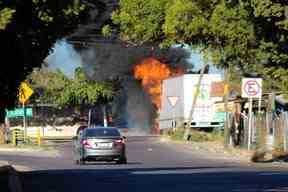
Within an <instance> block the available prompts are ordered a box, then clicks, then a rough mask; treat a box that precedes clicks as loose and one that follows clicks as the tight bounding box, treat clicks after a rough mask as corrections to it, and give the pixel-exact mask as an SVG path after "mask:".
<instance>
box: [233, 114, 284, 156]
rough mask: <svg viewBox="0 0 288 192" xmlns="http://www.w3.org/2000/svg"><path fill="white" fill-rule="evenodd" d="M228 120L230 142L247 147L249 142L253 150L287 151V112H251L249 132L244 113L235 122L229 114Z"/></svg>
mask: <svg viewBox="0 0 288 192" xmlns="http://www.w3.org/2000/svg"><path fill="white" fill-rule="evenodd" d="M228 122H229V125H230V126H229V127H230V136H231V144H233V145H237V146H241V147H243V148H248V143H249V142H250V145H251V149H254V150H258V151H272V150H276V151H279V152H288V112H280V113H260V114H253V115H252V126H251V131H250V132H249V119H248V117H246V116H244V115H242V116H241V120H240V121H237V123H235V122H236V121H235V116H233V115H230V118H229V120H228ZM249 133H250V134H251V135H250V136H249ZM249 139H250V140H249Z"/></svg>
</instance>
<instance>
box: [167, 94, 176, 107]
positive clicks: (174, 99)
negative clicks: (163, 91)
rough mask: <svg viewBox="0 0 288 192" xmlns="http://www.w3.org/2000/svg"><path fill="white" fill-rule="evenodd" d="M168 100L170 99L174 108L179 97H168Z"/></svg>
mask: <svg viewBox="0 0 288 192" xmlns="http://www.w3.org/2000/svg"><path fill="white" fill-rule="evenodd" d="M167 98H168V101H169V103H170V105H171V106H172V107H174V106H175V105H176V104H177V102H178V100H179V97H178V96H167Z"/></svg>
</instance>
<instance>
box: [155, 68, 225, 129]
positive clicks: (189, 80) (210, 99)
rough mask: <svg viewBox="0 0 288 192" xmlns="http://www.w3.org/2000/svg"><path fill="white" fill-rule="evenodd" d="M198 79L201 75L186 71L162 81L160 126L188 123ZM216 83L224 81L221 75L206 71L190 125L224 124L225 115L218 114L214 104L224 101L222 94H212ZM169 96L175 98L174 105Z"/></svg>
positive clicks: (172, 126)
mask: <svg viewBox="0 0 288 192" xmlns="http://www.w3.org/2000/svg"><path fill="white" fill-rule="evenodd" d="M199 78H200V74H184V75H181V76H177V77H173V78H169V79H165V80H164V81H163V84H162V95H161V109H160V117H159V126H160V129H166V128H176V127H183V126H188V125H187V122H188V120H189V116H190V111H191V107H192V104H193V98H194V95H195V92H196V88H197V84H198V81H199ZM213 82H215V83H216V82H218V83H219V82H222V77H221V75H220V74H204V76H203V79H202V81H201V84H200V88H199V93H198V96H197V100H196V105H195V108H194V113H193V117H192V122H191V125H190V127H195V128H215V127H223V124H224V119H223V117H224V115H223V113H218V112H217V110H216V109H215V105H214V104H215V103H216V102H217V101H222V96H214V95H213V94H212V92H211V87H212V83H213ZM169 97H170V98H171V97H173V100H174V101H173V102H174V106H172V104H171V101H169ZM175 99H176V100H177V101H176V100H175Z"/></svg>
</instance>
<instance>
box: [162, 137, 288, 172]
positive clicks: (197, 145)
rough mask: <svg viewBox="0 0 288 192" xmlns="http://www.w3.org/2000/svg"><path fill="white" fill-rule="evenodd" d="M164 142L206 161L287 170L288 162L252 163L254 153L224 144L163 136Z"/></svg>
mask: <svg viewBox="0 0 288 192" xmlns="http://www.w3.org/2000/svg"><path fill="white" fill-rule="evenodd" d="M160 140H161V141H162V142H169V143H173V144H178V145H181V146H183V147H184V148H185V149H187V150H189V151H192V152H195V153H197V155H198V156H201V157H203V158H205V159H212V160H219V161H223V162H230V163H231V162H232V163H237V164H240V165H245V166H253V167H274V168H275V167H280V168H287V169H288V163H287V162H265V163H255V162H252V161H251V157H252V156H253V154H254V151H248V150H246V149H240V148H234V147H229V148H228V149H225V148H224V145H223V143H221V142H217V141H213V142H212V141H209V142H208V141H207V142H193V141H181V140H173V139H171V138H170V137H169V136H162V137H161V139H160Z"/></svg>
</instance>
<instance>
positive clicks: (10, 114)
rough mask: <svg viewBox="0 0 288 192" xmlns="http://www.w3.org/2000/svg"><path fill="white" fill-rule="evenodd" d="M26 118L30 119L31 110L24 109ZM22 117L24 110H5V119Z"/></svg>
mask: <svg viewBox="0 0 288 192" xmlns="http://www.w3.org/2000/svg"><path fill="white" fill-rule="evenodd" d="M25 110H26V116H27V117H32V114H33V113H32V108H25ZM23 116H24V108H16V109H14V110H7V109H6V117H8V118H14V117H23Z"/></svg>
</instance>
